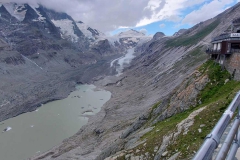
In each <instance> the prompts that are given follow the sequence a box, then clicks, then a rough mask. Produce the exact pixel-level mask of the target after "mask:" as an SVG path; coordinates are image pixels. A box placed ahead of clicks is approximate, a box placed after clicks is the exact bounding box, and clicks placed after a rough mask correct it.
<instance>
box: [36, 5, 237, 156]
mask: <svg viewBox="0 0 240 160" xmlns="http://www.w3.org/2000/svg"><path fill="white" fill-rule="evenodd" d="M239 10H240V4H237V5H235V6H234V7H232V8H229V9H227V10H226V11H225V12H223V13H222V14H220V15H218V16H216V17H215V18H212V19H210V20H207V21H205V22H201V23H199V24H197V25H195V26H194V27H192V28H190V29H188V30H186V31H184V33H183V34H181V35H179V36H173V37H161V36H162V34H159V35H160V37H161V38H154V39H152V40H151V41H149V42H147V43H145V44H144V45H142V46H139V47H137V49H136V52H137V53H136V54H138V55H139V56H138V57H136V58H135V59H134V61H133V62H132V63H131V66H130V67H128V68H127V69H126V70H125V71H124V73H123V74H122V75H121V76H120V77H106V78H105V79H103V80H101V81H97V82H95V84H96V85H98V86H102V87H104V88H105V89H107V90H109V91H111V92H112V98H111V100H110V101H109V102H107V103H106V104H105V106H104V107H103V108H102V110H101V111H100V112H99V113H98V114H97V115H96V116H94V117H91V118H90V120H89V122H88V125H86V126H84V127H83V128H82V129H80V131H79V132H78V133H77V134H76V135H74V136H73V137H71V138H69V139H66V140H65V141H63V143H62V144H61V145H60V146H57V147H55V148H53V149H52V150H51V151H49V152H46V153H44V154H41V155H39V156H36V157H34V158H33V159H38V160H40V159H46V160H47V159H58V160H66V159H86V160H92V159H97V160H98V159H99V160H100V159H101V160H102V159H105V158H107V157H109V156H111V155H114V154H115V153H116V152H118V151H120V152H118V153H117V154H116V155H115V156H112V157H109V158H108V159H111V158H112V159H117V158H119V159H131V158H134V159H159V158H160V157H161V158H163V159H167V158H172V159H176V158H177V157H178V156H179V155H181V156H182V159H184V158H186V157H188V158H189V157H191V156H192V155H193V153H194V151H196V149H197V147H196V145H195V144H193V146H194V147H195V148H193V150H192V153H188V154H187V153H185V152H184V154H183V153H181V152H178V150H179V148H176V146H177V147H181V145H180V144H179V142H178V141H175V142H176V145H175V148H174V146H172V148H173V149H172V150H171V153H170V152H168V150H167V149H166V148H167V147H168V145H169V140H170V138H169V137H172V136H171V135H173V134H174V135H176V137H177V136H178V135H179V136H182V135H181V134H180V133H182V130H184V129H185V130H184V133H185V132H187V130H188V129H189V130H191V129H190V127H191V126H192V123H188V122H190V121H193V120H194V121H196V122H197V125H198V126H197V127H198V128H197V129H199V127H200V126H199V125H201V127H200V129H201V128H202V127H204V126H205V124H203V125H202V124H201V122H199V119H197V120H195V117H198V115H201V117H202V118H203V117H204V115H205V114H206V113H207V112H209V113H215V111H216V110H224V109H221V107H222V108H224V107H225V105H226V102H224V101H223V100H224V99H226V97H229V96H230V95H231V96H230V97H232V96H233V95H234V92H235V90H234V91H229V92H227V94H228V93H229V94H228V95H226V97H224V98H223V99H220V100H219V101H217V103H220V102H221V104H223V105H222V106H220V108H215V107H216V106H217V105H216V104H215V101H214V103H213V104H211V105H210V107H209V106H207V107H206V108H197V109H196V110H194V112H192V111H189V109H191V108H192V107H197V106H198V105H199V104H201V103H203V104H205V102H206V103H207V102H208V103H209V101H208V100H209V99H207V98H206V97H205V96H204V94H206V93H208V91H209V90H208V91H205V92H204V89H205V88H206V87H207V88H208V87H209V86H211V85H213V84H214V86H215V83H209V81H210V82H216V79H211V78H210V77H212V76H210V74H206V73H207V72H206V68H208V67H209V66H207V65H203V68H205V69H200V70H195V69H196V68H197V67H199V66H200V65H202V64H203V63H204V62H205V61H206V60H207V59H208V57H207V55H206V54H205V53H204V51H205V49H206V48H207V47H209V46H210V45H211V43H210V42H211V39H212V38H213V37H215V36H217V35H219V34H221V33H222V32H224V31H225V30H227V29H228V28H229V26H231V21H232V20H233V19H235V18H238V17H240V12H239ZM155 37H159V36H155ZM207 64H208V63H207ZM220 72H221V71H218V73H217V74H214V75H219V73H220ZM219 77H221V76H219ZM222 77H223V79H221V83H218V82H216V86H217V87H219V86H218V84H221V86H224V85H223V84H224V81H225V80H227V78H229V74H228V73H226V74H225V73H224V74H223V76H222ZM219 82H220V79H219ZM226 83H227V82H226ZM236 83H237V82H235V81H231V83H229V84H228V85H229V86H231V85H233V84H236ZM238 85H239V84H238ZM229 86H228V87H229ZM228 87H227V88H228ZM210 88H211V87H210ZM230 88H231V87H230ZM208 89H209V88H208ZM225 89H226V88H222V92H219V93H225V92H224V91H226V90H225ZM231 89H233V88H231ZM219 91H220V90H219ZM230 92H231V93H230ZM214 94H215V93H214ZM214 94H213V95H211V96H213V97H218V96H219V95H218V94H217V93H216V94H217V95H214ZM199 95H202V98H203V97H205V98H206V99H205V100H206V101H204V100H203V99H198V98H199ZM224 96H225V95H224ZM208 98H209V97H208ZM221 98H222V97H221ZM202 107H203V106H202ZM205 109H206V110H205ZM178 113H182V114H179V115H178V116H177V117H175V116H174V115H176V114H178ZM217 114H218V116H219V115H220V114H221V112H218V113H217ZM214 116H215V115H214ZM218 116H217V115H216V118H215V119H217V117H218ZM170 117H175V118H172V119H171V118H170ZM168 118H170V119H168ZM211 118H212V117H211ZM176 119H177V120H176ZM209 121H210V119H209ZM161 122H162V123H161ZM168 122H169V123H168ZM173 122H174V123H173ZM165 123H166V124H165ZM199 123H200V124H199ZM163 124H165V125H163ZM183 124H184V126H186V128H181V126H182V125H183ZM214 124H215V123H214V122H212V121H211V126H210V127H209V126H208V131H209V130H211V127H213V126H214ZM176 125H177V129H176V130H175V127H176ZM161 126H165V128H164V127H161ZM154 127H155V128H154ZM168 127H170V128H168ZM195 127H196V126H195ZM172 129H173V130H174V131H173V130H172ZM201 130H202V129H201ZM191 131H192V130H191ZM193 132H194V131H192V132H190V133H191V134H190V135H196V134H192V133H193ZM146 133H148V134H147V135H146ZM158 133H159V134H158ZM172 133H173V134H172ZM194 133H195V132H194ZM202 134H206V132H202ZM154 135H159V137H156V136H154ZM144 136H145V139H144ZM187 137H188V136H187ZM201 137H204V135H201V136H200V138H198V140H199V139H201V140H202V138H201ZM141 138H142V139H141ZM156 138H158V139H156ZM181 138H182V137H181ZM149 139H150V140H152V141H149ZM182 139H184V138H182ZM157 140H158V141H157ZM165 140H166V141H165ZM163 141H164V142H163ZM173 142H174V141H173ZM193 142H194V141H193ZM152 143H154V144H152ZM183 143H184V142H183ZM183 143H182V144H183ZM174 144H175V143H174ZM177 144H179V145H177ZM197 144H198V146H199V145H200V144H201V142H200V140H199V141H198V143H197ZM191 145H192V144H191ZM183 148H184V147H183ZM185 148H189V147H188V146H186V147H185ZM148 149H149V150H148ZM150 150H151V151H150ZM181 151H182V150H181ZM181 156H180V157H179V159H181Z"/></svg>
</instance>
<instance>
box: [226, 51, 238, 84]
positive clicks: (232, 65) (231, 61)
mask: <svg viewBox="0 0 240 160" xmlns="http://www.w3.org/2000/svg"><path fill="white" fill-rule="evenodd" d="M224 65H225V67H226V69H227V70H228V71H229V72H230V73H231V74H233V73H234V70H235V69H236V71H235V74H234V79H235V80H240V53H233V54H232V55H231V56H230V57H228V58H226V61H225V63H224Z"/></svg>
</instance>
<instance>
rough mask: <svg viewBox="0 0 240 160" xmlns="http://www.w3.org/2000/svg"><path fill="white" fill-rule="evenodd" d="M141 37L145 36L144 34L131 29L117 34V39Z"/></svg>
mask: <svg viewBox="0 0 240 160" xmlns="http://www.w3.org/2000/svg"><path fill="white" fill-rule="evenodd" d="M143 36H145V34H144V33H142V32H139V31H136V30H133V29H130V30H128V31H125V32H121V33H119V34H118V37H143Z"/></svg>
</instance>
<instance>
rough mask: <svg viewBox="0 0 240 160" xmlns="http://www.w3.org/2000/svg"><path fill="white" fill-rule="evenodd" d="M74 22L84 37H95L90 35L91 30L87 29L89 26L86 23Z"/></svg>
mask: <svg viewBox="0 0 240 160" xmlns="http://www.w3.org/2000/svg"><path fill="white" fill-rule="evenodd" d="M76 24H77V26H78V28H79V29H80V30H81V31H82V33H83V34H84V35H85V36H86V37H88V38H93V39H95V38H94V37H93V36H92V32H90V31H89V30H87V29H88V27H89V26H88V25H86V24H84V23H79V22H77V23H76Z"/></svg>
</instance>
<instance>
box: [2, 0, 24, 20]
mask: <svg viewBox="0 0 240 160" xmlns="http://www.w3.org/2000/svg"><path fill="white" fill-rule="evenodd" d="M3 6H4V7H5V8H6V10H7V11H8V12H9V13H10V14H11V15H12V16H13V17H15V18H16V19H17V20H19V21H23V20H24V18H25V15H26V12H27V9H26V8H25V5H24V4H16V3H5V4H3Z"/></svg>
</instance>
